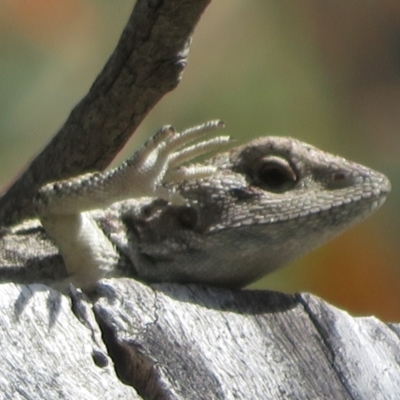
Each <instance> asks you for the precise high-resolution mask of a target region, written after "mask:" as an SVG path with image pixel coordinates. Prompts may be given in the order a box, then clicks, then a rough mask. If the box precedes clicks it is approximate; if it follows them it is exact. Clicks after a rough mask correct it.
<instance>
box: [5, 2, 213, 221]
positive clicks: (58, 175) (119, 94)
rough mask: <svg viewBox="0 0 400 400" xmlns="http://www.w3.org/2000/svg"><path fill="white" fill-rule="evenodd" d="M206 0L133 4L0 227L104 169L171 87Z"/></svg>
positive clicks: (9, 196) (9, 200)
mask: <svg viewBox="0 0 400 400" xmlns="http://www.w3.org/2000/svg"><path fill="white" fill-rule="evenodd" d="M210 1H211V0H168V1H165V0H151V1H149V0H138V1H137V2H136V5H135V7H134V10H133V11H132V14H131V16H130V18H129V20H128V23H127V25H126V27H125V29H124V31H123V33H122V35H121V38H120V40H119V43H118V45H117V47H116V48H115V50H114V52H113V54H112V55H111V57H110V58H109V60H108V62H107V63H106V65H105V66H104V68H103V70H102V71H101V73H100V74H99V76H98V77H97V79H96V80H95V82H94V83H93V85H92V87H91V89H90V91H89V93H88V94H87V95H86V96H85V97H84V98H83V99H82V100H81V101H80V102H79V103H78V104H77V105H76V107H75V108H74V109H73V110H72V112H71V114H70V116H69V117H68V119H67V121H66V122H65V123H64V125H63V126H62V127H61V129H60V130H59V132H58V133H57V134H56V135H55V136H54V138H53V139H52V140H51V142H50V143H49V144H48V145H47V146H46V148H45V149H44V150H43V151H42V152H41V153H40V154H39V155H38V156H37V157H36V158H35V159H34V160H33V161H32V163H31V164H30V165H29V167H28V169H27V170H26V171H25V172H24V173H23V174H22V175H21V176H20V177H19V178H18V179H17V180H16V181H15V182H14V184H13V185H12V186H11V187H10V189H9V190H8V191H7V192H6V193H5V194H4V195H3V196H2V197H1V198H0V226H2V225H3V226H4V225H10V224H14V223H16V222H18V221H20V220H21V219H23V218H24V217H30V216H32V215H33V208H32V198H33V196H34V195H35V194H36V192H37V190H38V188H39V187H40V186H42V185H43V184H44V183H46V182H51V181H55V180H59V179H63V178H68V177H71V176H75V175H79V174H80V173H83V172H86V171H89V170H90V171H93V170H101V169H104V168H105V167H106V166H107V165H108V164H109V163H110V162H111V161H112V159H113V158H114V157H115V155H116V154H117V153H118V151H119V150H120V149H121V148H122V146H123V145H124V144H125V143H126V141H127V140H128V139H129V137H130V136H131V135H132V133H133V132H134V131H135V129H136V128H137V127H138V126H139V124H140V123H141V121H142V120H143V119H144V117H145V116H146V115H147V113H148V112H149V111H150V110H151V109H152V108H153V106H154V105H155V104H156V103H157V102H158V100H160V99H161V97H163V96H164V94H166V93H167V92H169V91H170V90H172V89H174V88H175V87H176V85H177V84H178V83H179V81H180V79H181V75H182V71H183V69H184V68H185V66H186V63H187V57H188V53H189V45H190V41H191V34H192V32H193V30H194V28H195V26H196V24H197V22H198V21H199V19H200V16H201V14H202V13H203V11H204V9H205V8H206V7H207V5H208V4H209V3H210Z"/></svg>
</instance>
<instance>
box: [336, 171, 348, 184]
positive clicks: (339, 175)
mask: <svg viewBox="0 0 400 400" xmlns="http://www.w3.org/2000/svg"><path fill="white" fill-rule="evenodd" d="M348 178H349V173H348V172H347V171H337V172H335V173H334V174H333V176H332V180H333V181H334V182H343V181H346V180H347V179H348Z"/></svg>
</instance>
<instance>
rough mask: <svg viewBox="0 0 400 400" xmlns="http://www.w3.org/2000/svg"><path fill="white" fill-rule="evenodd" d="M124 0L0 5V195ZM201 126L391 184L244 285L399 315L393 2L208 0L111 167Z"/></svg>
mask: <svg viewBox="0 0 400 400" xmlns="http://www.w3.org/2000/svg"><path fill="white" fill-rule="evenodd" d="M132 6H133V2H132V1H128V0H120V1H118V2H111V1H106V0H35V1H26V0H2V1H1V2H0V88H1V90H0V188H5V187H6V186H7V184H8V183H9V182H10V181H11V180H12V179H13V178H14V177H15V176H16V174H18V172H19V171H21V170H22V169H23V167H24V166H25V165H26V164H27V162H28V161H29V160H30V159H32V158H33V157H34V156H35V154H36V153H37V152H39V150H40V149H41V148H42V147H43V146H44V145H45V144H46V142H47V141H48V140H49V139H50V137H51V136H52V135H53V134H54V133H55V132H56V131H57V129H58V127H60V126H61V124H62V123H63V121H64V120H65V119H66V117H67V115H68V113H69V112H70V110H71V108H72V107H73V106H74V105H75V104H76V103H77V102H78V101H79V100H80V99H81V97H82V96H83V95H84V94H85V93H86V92H87V90H88V89H89V87H90V85H91V83H92V82H93V80H94V78H95V77H96V75H97V74H98V72H99V71H100V69H101V68H102V66H103V64H104V63H105V61H106V60H107V58H108V56H109V55H110V53H111V52H112V50H113V48H114V46H115V44H116V42H117V40H118V37H119V35H120V33H121V31H122V29H123V27H124V25H125V23H126V20H127V18H128V16H129V14H130V12H131V9H132ZM211 118H222V119H223V120H224V121H225V122H226V124H227V129H226V132H227V133H228V134H230V135H232V136H233V137H235V138H237V139H238V141H239V142H245V141H248V140H250V139H251V138H254V137H257V136H261V135H267V134H273V135H289V136H293V137H296V138H299V139H301V140H304V141H306V142H309V143H312V144H313V145H315V146H317V147H320V148H322V149H324V150H326V151H329V152H332V153H338V154H340V155H342V156H344V157H346V158H349V159H351V160H354V161H357V162H360V163H362V164H365V165H367V166H369V167H372V168H375V169H377V170H379V171H381V172H384V173H385V174H386V175H387V176H388V177H389V178H390V180H391V182H392V185H393V190H392V193H391V195H390V196H389V198H388V200H387V202H386V204H385V205H384V207H383V208H382V209H381V210H379V211H378V212H377V213H376V214H374V215H373V216H372V217H371V218H370V219H368V220H367V221H366V222H364V223H362V224H360V225H359V226H357V227H355V228H353V229H352V230H350V231H349V232H347V233H346V234H344V235H342V236H341V237H340V238H338V239H336V240H335V241H333V242H331V243H330V244H328V245H326V246H324V247H323V248H321V249H319V250H317V251H315V252H313V253H312V254H310V255H308V256H307V257H304V258H303V259H301V260H300V261H298V262H296V263H295V264H293V265H291V266H289V267H287V268H285V269H283V270H282V271H279V272H277V273H274V274H272V275H269V276H268V277H266V278H265V279H263V280H262V281H261V282H259V283H257V284H256V285H254V286H253V287H256V288H270V289H276V290H282V291H286V292H294V291H309V292H312V293H314V294H317V295H319V296H321V297H322V298H324V299H325V300H327V301H329V302H331V303H333V304H335V305H337V306H339V307H341V308H344V309H346V310H348V311H350V312H351V313H352V314H354V315H370V314H374V315H376V316H378V317H379V318H382V319H384V320H387V321H400V246H399V239H400V212H399V208H398V206H396V204H399V198H400V161H399V154H400V2H398V0H381V1H380V2H363V1H356V2H321V1H317V0H303V1H301V2H275V1H270V0H253V1H252V2H244V1H241V0H230V1H229V2H221V1H220V2H218V1H214V2H213V3H212V4H211V5H210V6H209V8H208V9H207V10H206V13H205V14H204V16H203V18H202V20H201V22H200V24H199V26H198V28H197V30H196V32H195V35H194V42H193V45H192V49H191V55H190V58H189V65H188V67H187V69H186V71H185V73H184V77H183V81H182V83H181V84H180V85H179V86H178V88H177V89H176V90H175V91H174V92H173V93H171V94H169V95H167V96H166V97H165V98H164V99H163V100H162V101H161V102H160V104H158V105H157V107H156V108H155V109H154V110H153V111H152V112H151V114H150V115H149V117H148V118H147V119H146V121H145V122H144V123H143V124H142V125H141V127H140V129H139V130H138V132H137V133H136V134H135V137H134V139H133V140H132V141H131V142H130V143H129V144H128V146H126V148H125V149H124V150H123V151H122V154H121V155H120V159H121V158H123V157H126V156H127V155H128V154H130V153H131V152H132V151H133V149H134V148H135V147H136V146H137V145H138V143H140V142H142V141H143V140H144V138H145V137H146V136H148V135H150V134H151V133H154V132H155V131H156V130H157V128H158V127H160V126H161V125H163V124H166V123H171V124H173V125H174V126H176V127H177V128H178V129H180V128H182V127H187V126H190V125H193V124H196V123H199V122H203V121H205V120H208V119H211Z"/></svg>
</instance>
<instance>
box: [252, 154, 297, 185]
mask: <svg viewBox="0 0 400 400" xmlns="http://www.w3.org/2000/svg"><path fill="white" fill-rule="evenodd" d="M256 174H257V183H258V184H259V185H260V186H261V187H262V188H264V189H267V190H270V191H272V192H284V191H286V190H289V189H291V188H292V187H293V186H294V184H295V183H296V182H297V175H296V173H295V171H294V170H293V168H292V166H291V165H290V164H289V163H288V161H287V160H285V159H284V158H280V157H275V156H268V157H264V158H263V159H262V160H261V162H260V164H259V166H258V169H257V172H256Z"/></svg>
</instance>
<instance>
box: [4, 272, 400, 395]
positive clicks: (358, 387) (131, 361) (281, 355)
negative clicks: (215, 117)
mask: <svg viewBox="0 0 400 400" xmlns="http://www.w3.org/2000/svg"><path fill="white" fill-rule="evenodd" d="M100 291H101V296H100V297H99V298H97V299H94V300H93V302H88V301H87V300H86V299H85V296H84V295H82V294H81V293H80V292H79V291H76V290H72V292H71V294H70V295H69V296H65V295H61V294H59V293H58V292H56V291H54V290H50V289H49V288H47V287H46V286H43V285H15V284H12V283H8V284H2V285H0V298H1V300H0V301H1V309H2V312H1V314H0V324H1V330H0V332H1V333H0V335H1V340H0V346H1V353H2V357H1V358H0V369H1V371H2V373H1V379H0V390H1V393H2V394H3V396H2V398H4V399H19V398H21V399H22V398H24V399H25V398H29V399H39V398H48V399H50V398H51V399H73V398H82V399H83V398H85V399H90V398H97V399H103V398H104V399H106V398H107V399H110V398H113V399H114V398H116V399H117V398H124V399H135V398H140V397H142V398H145V399H153V398H167V399H237V398H239V399H250V398H251V399H288V398H290V399H316V398H318V399H370V398H378V399H395V398H399V396H400V362H399V360H400V340H399V333H400V326H399V325H394V324H385V323H383V322H381V321H379V320H378V319H376V318H373V317H365V318H353V317H351V316H350V315H349V314H347V313H346V312H344V311H341V310H339V309H337V308H335V307H333V306H331V305H329V304H327V303H326V302H324V301H323V300H321V299H319V298H317V297H315V296H312V295H309V294H297V295H286V294H282V293H277V292H269V291H229V290H222V289H216V288H210V287H202V286H196V285H178V284H168V285H167V284H163V285H153V286H152V287H150V286H147V285H144V284H142V283H139V282H137V281H135V280H133V279H128V278H124V279H115V280H108V281H104V282H102V284H101V285H100ZM114 368H115V372H114ZM138 396H140V397H138Z"/></svg>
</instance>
